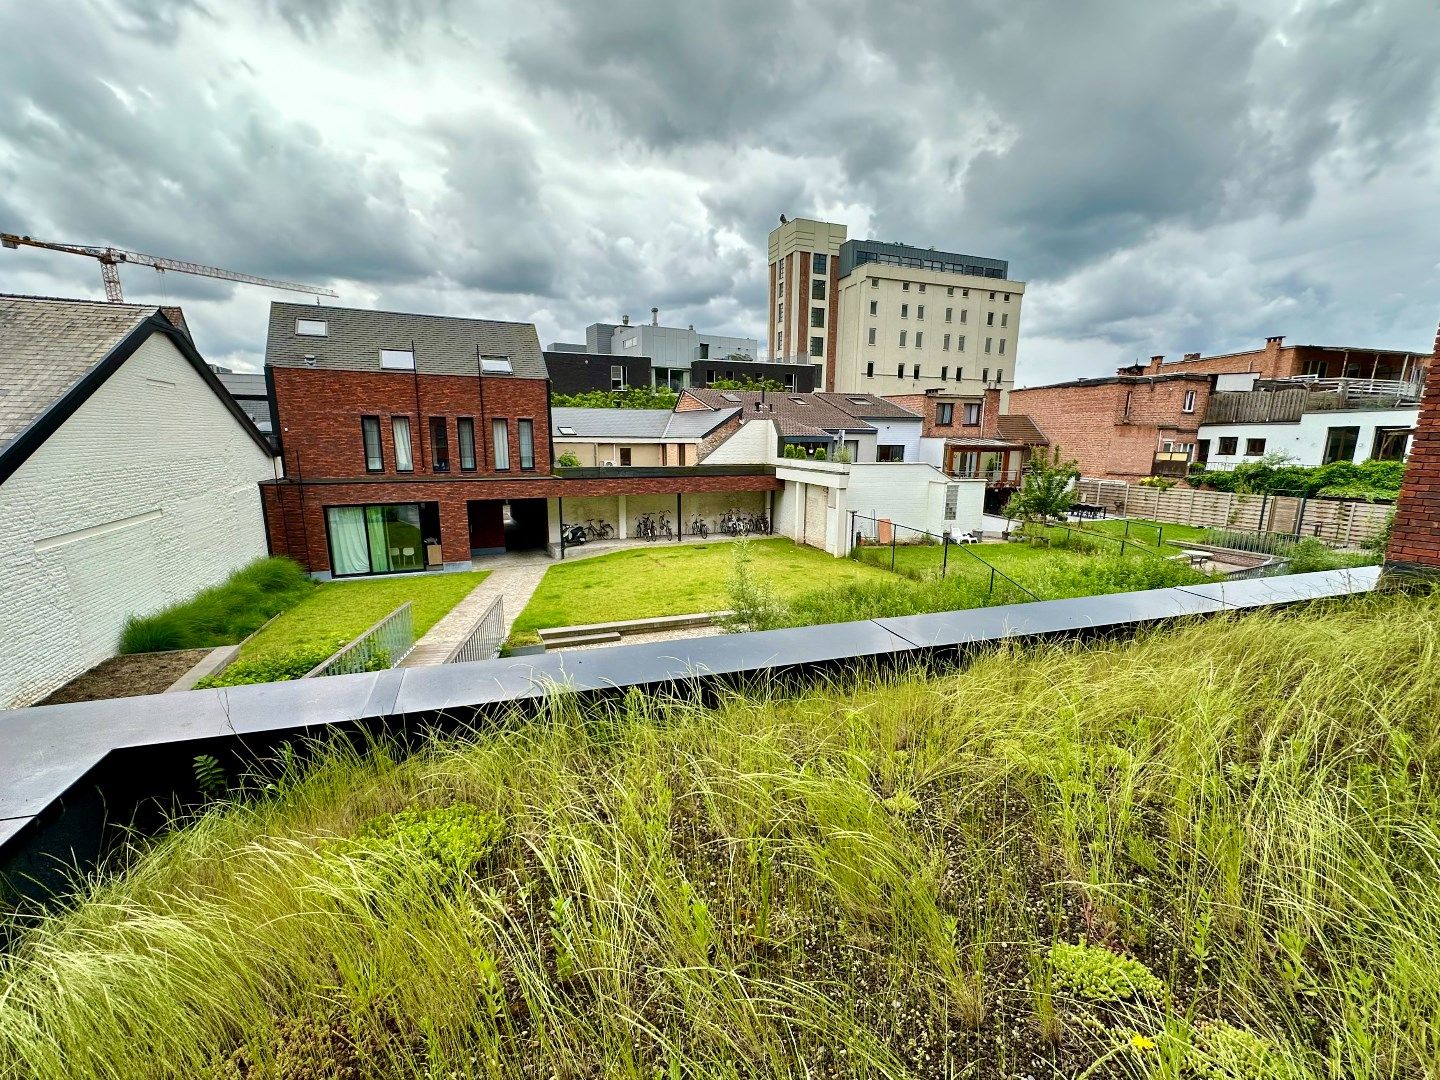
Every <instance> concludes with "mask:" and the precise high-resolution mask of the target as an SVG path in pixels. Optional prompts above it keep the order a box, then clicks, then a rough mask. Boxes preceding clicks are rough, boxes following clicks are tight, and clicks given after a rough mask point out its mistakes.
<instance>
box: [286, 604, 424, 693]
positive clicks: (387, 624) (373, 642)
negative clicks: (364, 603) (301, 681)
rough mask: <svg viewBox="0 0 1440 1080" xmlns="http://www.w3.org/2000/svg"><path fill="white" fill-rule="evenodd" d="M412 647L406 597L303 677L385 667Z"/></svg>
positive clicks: (411, 620) (411, 625)
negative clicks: (388, 612)
mask: <svg viewBox="0 0 1440 1080" xmlns="http://www.w3.org/2000/svg"><path fill="white" fill-rule="evenodd" d="M414 648H415V624H414V620H413V618H412V615H411V609H410V601H409V600H407V601H405V603H403V604H401V605H400V606H399V607H398V608H396V609H395V610H394V611H392V612H391V613H390V614H389V615H386V616H385V617H384V618H383V619H381V620H380V621H379V622H377V623H376V624H375V625H374V626H372V627H371V628H370V629H369V630H366V631H365V633H363V634H361V635H360V636H359V637H357V638H356V639H355V640H354V641H352V642H350V644H349V645H346V646H345V647H344V648H343V649H341V650H339V651H338V652H337V653H335V655H333V656H331V657H330V658H329V659H327V660H323V661H321V662H320V663H319V664H317V665H315V667H313V668H311V669H310V670H309V671H308V672H306V673H305V675H304V676H303V678H306V679H316V678H320V677H322V676H325V675H354V674H355V673H357V672H361V671H384V670H385V669H386V668H392V667H394V666H395V665H396V664H398V663H400V661H402V660H404V659H405V657H407V656H409V655H410V651H411V650H412V649H414Z"/></svg>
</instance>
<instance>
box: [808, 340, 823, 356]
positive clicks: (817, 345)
mask: <svg viewBox="0 0 1440 1080" xmlns="http://www.w3.org/2000/svg"><path fill="white" fill-rule="evenodd" d="M810 355H811V356H824V355H825V339H824V338H823V337H812V338H811V339H810Z"/></svg>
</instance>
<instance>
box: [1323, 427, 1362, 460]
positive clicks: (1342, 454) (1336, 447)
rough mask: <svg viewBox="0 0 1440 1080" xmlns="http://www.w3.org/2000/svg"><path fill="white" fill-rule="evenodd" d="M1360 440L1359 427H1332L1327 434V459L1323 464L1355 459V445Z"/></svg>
mask: <svg viewBox="0 0 1440 1080" xmlns="http://www.w3.org/2000/svg"><path fill="white" fill-rule="evenodd" d="M1359 441H1360V429H1359V428H1358V427H1332V428H1330V430H1329V431H1327V432H1326V434H1325V459H1324V460H1323V461H1322V462H1320V464H1322V465H1329V464H1330V463H1331V462H1332V461H1354V460H1355V445H1356V444H1357V443H1358V442H1359Z"/></svg>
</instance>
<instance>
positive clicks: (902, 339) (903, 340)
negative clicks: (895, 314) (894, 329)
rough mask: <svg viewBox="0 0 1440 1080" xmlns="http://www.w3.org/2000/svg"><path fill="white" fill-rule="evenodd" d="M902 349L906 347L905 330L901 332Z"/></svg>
mask: <svg viewBox="0 0 1440 1080" xmlns="http://www.w3.org/2000/svg"><path fill="white" fill-rule="evenodd" d="M900 347H901V348H902V349H903V348H904V347H905V331H904V330H901V331H900Z"/></svg>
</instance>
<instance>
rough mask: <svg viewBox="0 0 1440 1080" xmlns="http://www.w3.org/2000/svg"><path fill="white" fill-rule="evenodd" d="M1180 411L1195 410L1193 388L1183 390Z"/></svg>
mask: <svg viewBox="0 0 1440 1080" xmlns="http://www.w3.org/2000/svg"><path fill="white" fill-rule="evenodd" d="M1180 411H1181V412H1194V411H1195V391H1194V390H1186V391H1185V401H1184V403H1183V404H1182V405H1181V406H1180Z"/></svg>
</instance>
